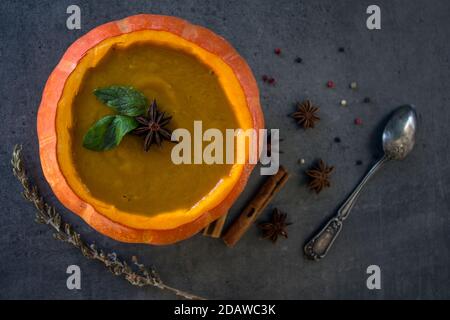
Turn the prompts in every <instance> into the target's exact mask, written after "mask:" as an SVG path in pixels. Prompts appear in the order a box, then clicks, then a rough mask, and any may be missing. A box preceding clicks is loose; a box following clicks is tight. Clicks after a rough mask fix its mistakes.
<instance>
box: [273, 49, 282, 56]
mask: <svg viewBox="0 0 450 320" xmlns="http://www.w3.org/2000/svg"><path fill="white" fill-rule="evenodd" d="M273 52H274V53H275V54H276V55H280V54H281V49H280V48H275V50H273Z"/></svg>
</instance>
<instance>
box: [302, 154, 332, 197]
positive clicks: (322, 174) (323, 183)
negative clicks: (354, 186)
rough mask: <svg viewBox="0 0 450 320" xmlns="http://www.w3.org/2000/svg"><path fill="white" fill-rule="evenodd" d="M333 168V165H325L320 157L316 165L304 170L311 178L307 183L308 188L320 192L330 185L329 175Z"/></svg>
mask: <svg viewBox="0 0 450 320" xmlns="http://www.w3.org/2000/svg"><path fill="white" fill-rule="evenodd" d="M333 170H334V167H333V166H330V167H329V166H327V165H326V164H325V162H324V161H323V160H322V159H321V160H320V161H319V164H318V165H316V166H315V167H313V168H312V169H310V170H308V171H306V174H307V175H308V176H309V177H310V178H311V181H310V182H309V184H308V186H309V189H310V190H313V191H315V192H316V193H320V192H321V191H322V190H323V189H324V188H328V187H330V186H331V184H330V175H331V173H332V172H333Z"/></svg>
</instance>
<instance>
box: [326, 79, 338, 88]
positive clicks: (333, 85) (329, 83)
mask: <svg viewBox="0 0 450 320" xmlns="http://www.w3.org/2000/svg"><path fill="white" fill-rule="evenodd" d="M334 87H336V85H335V84H334V82H333V81H331V80H329V81H327V88H330V89H333V88H334Z"/></svg>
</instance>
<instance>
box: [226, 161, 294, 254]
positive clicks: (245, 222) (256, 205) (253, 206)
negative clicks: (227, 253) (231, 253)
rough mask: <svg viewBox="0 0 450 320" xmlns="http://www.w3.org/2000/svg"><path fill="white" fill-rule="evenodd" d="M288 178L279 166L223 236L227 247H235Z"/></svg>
mask: <svg viewBox="0 0 450 320" xmlns="http://www.w3.org/2000/svg"><path fill="white" fill-rule="evenodd" d="M288 178H289V173H288V172H287V171H286V169H285V168H284V167H283V166H280V168H279V170H278V172H277V173H276V174H274V175H272V176H268V178H267V179H266V181H265V182H264V183H263V184H262V185H261V187H260V188H259V189H258V191H257V193H256V194H255V195H254V196H253V198H252V199H251V200H250V201H249V202H248V203H247V206H246V207H245V208H244V210H243V211H242V212H241V214H240V215H239V216H238V217H237V218H236V220H234V221H233V223H232V224H231V226H230V227H229V229H228V230H227V231H226V232H225V234H224V235H223V237H222V239H223V241H224V242H225V243H226V245H227V246H228V247H234V246H235V245H236V243H237V242H238V241H239V239H241V237H242V236H243V235H244V234H245V232H246V231H247V230H248V229H249V228H250V226H252V225H253V223H254V222H255V220H256V219H257V218H258V216H259V215H260V214H261V212H262V211H263V210H264V209H265V208H266V206H267V205H268V204H269V203H270V201H271V200H272V199H273V197H274V196H275V195H276V194H277V193H278V192H279V191H280V190H281V189H282V188H283V186H284V185H285V183H286V181H287V180H288Z"/></svg>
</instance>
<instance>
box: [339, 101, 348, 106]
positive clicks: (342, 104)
mask: <svg viewBox="0 0 450 320" xmlns="http://www.w3.org/2000/svg"><path fill="white" fill-rule="evenodd" d="M340 105H341V106H342V107H345V106H347V100H344V99H342V100H341V102H340Z"/></svg>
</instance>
